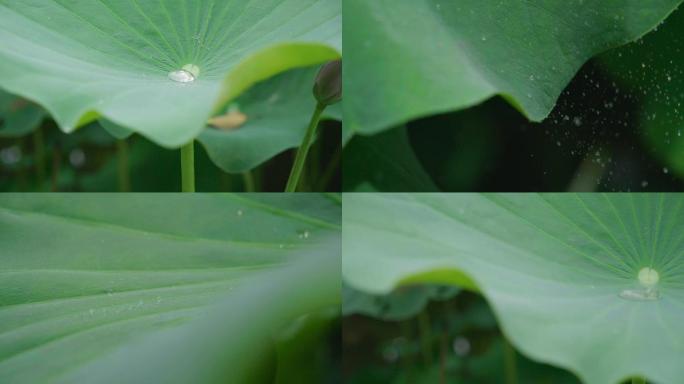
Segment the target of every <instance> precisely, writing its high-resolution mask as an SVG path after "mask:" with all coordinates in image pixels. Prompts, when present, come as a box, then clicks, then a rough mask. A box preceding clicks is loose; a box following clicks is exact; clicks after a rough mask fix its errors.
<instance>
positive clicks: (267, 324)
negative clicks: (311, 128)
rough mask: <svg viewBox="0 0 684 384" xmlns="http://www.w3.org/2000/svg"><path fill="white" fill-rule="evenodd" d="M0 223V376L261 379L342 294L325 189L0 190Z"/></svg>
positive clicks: (332, 208) (333, 208) (28, 379)
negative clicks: (297, 192)
mask: <svg viewBox="0 0 684 384" xmlns="http://www.w3.org/2000/svg"><path fill="white" fill-rule="evenodd" d="M0 225H1V226H2V228H3V231H2V233H1V234H0V241H1V242H2V249H1V250H0V259H1V260H2V263H1V264H0V285H2V286H3V287H5V288H4V289H3V290H2V293H1V294H0V381H2V382H12V383H36V382H41V383H48V382H121V381H126V382H149V381H150V380H152V379H151V378H155V379H154V380H152V381H163V382H188V380H191V378H192V379H197V380H200V379H201V380H200V381H202V382H225V380H226V378H227V377H233V378H241V377H243V378H244V377H252V378H253V377H254V376H252V375H253V374H255V370H256V373H257V374H259V375H261V376H260V377H261V378H262V381H263V378H264V377H275V375H276V371H278V372H279V371H280V370H281V369H282V370H284V371H291V370H292V369H295V368H294V367H287V368H286V367H284V366H282V365H283V364H287V363H288V362H293V361H301V358H300V360H297V359H296V358H294V357H292V354H293V353H298V354H299V355H301V354H306V353H309V352H307V351H315V348H314V345H315V346H320V345H321V342H322V340H321V338H318V337H316V336H315V335H319V336H321V337H323V336H324V335H325V334H327V333H326V332H323V331H321V330H320V329H321V327H322V326H323V325H319V326H318V328H312V327H311V326H309V325H307V324H309V320H307V319H309V318H316V317H318V318H319V320H318V323H319V324H322V323H321V322H323V324H324V323H325V322H329V321H330V319H331V318H334V317H335V316H336V313H337V310H335V308H336V306H337V305H339V300H340V282H339V274H340V272H339V265H340V264H339V263H340V261H339V252H340V244H339V235H340V229H339V228H340V227H339V226H340V207H339V203H338V202H337V201H336V200H335V199H333V198H331V197H327V196H318V195H308V196H304V195H301V196H294V195H293V196H283V195H281V196H275V195H270V196H269V195H246V194H243V195H228V194H226V195H198V196H193V197H190V196H180V195H154V194H148V195H105V196H103V195H99V196H98V195H92V194H86V195H79V196H75V195H49V196H47V195H46V196H38V195H14V194H9V195H5V196H3V197H0ZM312 271H316V273H312ZM311 286H316V287H317V289H316V290H311V289H310V287H311ZM213 305H217V306H218V307H217V308H216V309H211V308H212V306H213ZM331 308H332V312H331ZM297 319H300V320H297ZM326 319H327V320H326ZM295 320H296V321H295ZM298 324H299V325H298ZM307 329H308V330H307ZM316 329H318V330H316ZM311 332H314V333H313V336H309V335H311ZM271 335H273V336H274V338H271ZM312 337H313V341H311V340H310V341H308V344H309V345H310V347H308V349H307V347H306V343H304V346H305V347H304V351H299V352H297V351H295V350H293V348H291V347H286V346H280V344H281V343H289V344H290V345H291V344H292V343H295V344H297V341H296V340H298V339H303V340H306V339H307V338H309V339H311V338H312ZM314 341H316V342H314ZM323 341H324V340H323ZM276 350H277V351H278V352H277V353H276V352H275V351H276ZM289 351H292V352H289ZM311 353H313V352H311ZM218 361H220V362H221V364H218V363H217V362H218ZM227 362H229V363H227ZM226 364H227V365H226ZM122 367H125V369H124V368H122ZM224 369H225V370H224ZM317 372H319V373H327V370H326V369H319V370H318V371H317ZM230 375H234V376H230ZM240 375H244V376H240ZM174 380H175V381H174ZM256 382H259V381H256ZM312 382H319V381H317V380H314V381H312Z"/></svg>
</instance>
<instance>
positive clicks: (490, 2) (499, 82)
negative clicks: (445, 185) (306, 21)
mask: <svg viewBox="0 0 684 384" xmlns="http://www.w3.org/2000/svg"><path fill="white" fill-rule="evenodd" d="M680 2H681V1H680V0H657V1H651V2H649V4H648V6H644V4H643V2H642V1H639V0H627V1H625V0H609V1H600V2H597V1H591V2H587V1H584V0H573V1H566V0H547V1H543V2H541V3H530V2H526V1H505V2H501V1H496V0H487V1H481V0H468V1H458V2H444V1H439V0H418V1H414V0H399V1H390V0H382V1H365V0H346V1H345V7H344V23H345V28H344V44H345V46H346V47H347V56H346V59H345V77H344V83H345V84H344V88H345V91H346V93H347V95H354V97H349V98H347V100H346V108H345V116H344V120H345V128H346V129H348V130H349V131H350V132H354V133H363V134H372V133H376V132H379V131H382V130H385V129H388V128H391V127H393V126H396V125H399V124H401V123H404V122H406V121H408V120H412V119H415V118H417V117H421V116H426V115H430V114H435V113H440V112H447V111H453V110H458V109H463V108H467V107H470V106H473V105H475V104H479V103H481V102H482V101H484V100H486V99H488V98H490V97H492V96H494V95H496V94H501V95H502V96H503V97H504V98H506V99H507V100H508V101H509V102H510V103H511V104H512V105H513V106H515V107H516V108H518V109H519V110H520V111H521V112H522V113H524V114H525V115H526V116H527V117H529V118H530V119H531V120H534V121H539V120H542V119H543V118H545V117H546V116H547V115H548V114H549V112H550V111H551V109H552V108H553V106H554V105H555V103H556V100H557V99H558V96H559V95H560V94H561V91H562V90H563V89H564V88H565V86H566V85H567V84H568V82H569V81H570V79H571V78H572V77H573V75H574V74H575V73H576V72H577V70H578V69H579V68H580V67H581V66H582V64H584V63H585V62H586V61H587V60H588V59H590V58H591V57H593V56H594V55H596V54H598V53H600V52H603V51H606V50H607V49H609V48H613V47H616V46H619V45H622V44H625V43H628V42H630V41H633V40H635V39H637V38H638V37H640V36H642V35H644V34H645V33H646V32H648V31H649V30H651V29H652V28H653V27H655V26H656V25H657V24H658V23H659V22H660V21H662V20H663V19H664V18H665V17H666V16H667V15H668V14H669V13H670V12H672V10H673V9H675V7H676V6H677V5H678V4H679V3H680Z"/></svg>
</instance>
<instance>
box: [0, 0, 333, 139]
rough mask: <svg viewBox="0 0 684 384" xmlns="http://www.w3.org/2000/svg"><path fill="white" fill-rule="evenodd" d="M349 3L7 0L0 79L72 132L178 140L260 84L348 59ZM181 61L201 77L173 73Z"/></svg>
mask: <svg viewBox="0 0 684 384" xmlns="http://www.w3.org/2000/svg"><path fill="white" fill-rule="evenodd" d="M340 8H341V4H340V2H339V1H335V0H323V1H315V0H258V1H256V2H228V1H223V2H215V1H208V0H193V1H183V0H164V1H162V2H160V3H159V2H154V3H151V2H138V1H136V2H129V1H121V0H105V1H101V2H95V3H94V2H90V1H77V2H70V3H69V4H64V3H62V2H58V1H53V0H41V1H39V2H37V3H35V4H34V3H27V2H16V1H2V2H1V3H0V24H2V25H3V29H2V31H0V41H2V43H1V44H0V71H1V72H2V73H3V76H2V78H0V87H2V88H5V89H6V90H8V91H10V92H13V93H16V94H19V95H21V96H24V97H27V98H29V99H31V100H34V101H36V102H37V103H39V104H40V105H42V106H43V107H45V108H46V109H47V110H48V111H49V112H50V113H51V115H52V116H53V117H54V118H55V120H56V121H57V122H58V124H59V125H60V127H61V128H62V129H63V130H65V131H66V132H72V131H73V130H75V129H76V128H77V127H78V126H80V125H82V124H83V123H85V122H89V121H92V120H94V119H96V118H98V117H104V118H106V119H108V120H111V121H112V122H115V123H117V124H119V125H121V126H124V127H126V128H128V129H130V130H132V131H134V132H137V133H140V134H141V135H143V136H146V137H148V138H150V139H151V140H152V141H154V142H156V143H158V144H160V145H162V146H165V147H173V148H177V147H180V146H182V145H183V144H185V143H187V142H188V141H190V140H192V139H194V138H195V137H196V136H197V135H199V134H200V132H201V131H202V130H203V129H204V127H205V123H206V121H207V119H208V118H209V117H210V116H211V115H212V112H214V111H215V110H216V109H217V108H220V107H222V106H223V105H224V104H225V103H227V102H228V101H230V100H232V99H234V98H235V97H236V96H238V95H239V94H240V93H242V92H243V91H244V90H246V89H247V88H249V87H250V86H252V85H254V84H255V83H257V82H258V81H261V80H264V79H267V78H269V77H271V76H272V75H275V74H277V73H280V72H284V71H285V70H287V69H291V68H297V67H304V66H310V65H314V64H317V63H321V62H324V61H328V60H333V59H337V58H339V56H340V53H339V52H340V51H341V41H340V28H341V25H340V17H341V15H340V12H341V10H340ZM48 15H49V16H48ZM188 65H192V67H189V66H188ZM182 68H190V69H193V70H192V72H195V74H194V75H191V76H192V78H186V80H190V79H192V80H194V81H189V82H185V83H182V82H177V81H174V80H171V78H173V77H174V75H173V73H174V72H175V71H180V70H181V69H182ZM188 73H190V72H184V74H185V76H187V74H188ZM182 76H183V75H181V77H182ZM176 77H177V76H176ZM195 78H196V79H195ZM141 106H144V108H142V107H141Z"/></svg>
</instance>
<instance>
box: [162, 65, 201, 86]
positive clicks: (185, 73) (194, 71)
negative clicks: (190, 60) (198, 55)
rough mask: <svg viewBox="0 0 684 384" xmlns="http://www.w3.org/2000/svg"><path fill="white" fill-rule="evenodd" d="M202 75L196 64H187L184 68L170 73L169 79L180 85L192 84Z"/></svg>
mask: <svg viewBox="0 0 684 384" xmlns="http://www.w3.org/2000/svg"><path fill="white" fill-rule="evenodd" d="M199 74H200V69H199V67H198V66H196V65H195V64H186V65H184V66H183V68H181V69H179V70H177V71H173V72H169V79H171V80H173V81H175V82H178V83H192V82H193V81H195V80H196V79H197V78H198V77H199Z"/></svg>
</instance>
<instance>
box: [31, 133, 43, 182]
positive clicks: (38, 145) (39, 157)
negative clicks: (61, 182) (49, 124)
mask: <svg viewBox="0 0 684 384" xmlns="http://www.w3.org/2000/svg"><path fill="white" fill-rule="evenodd" d="M33 152H34V153H35V155H36V181H37V183H38V190H40V191H42V190H43V184H44V183H45V140H44V138H43V129H42V128H41V127H38V128H37V129H36V130H35V132H33Z"/></svg>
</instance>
